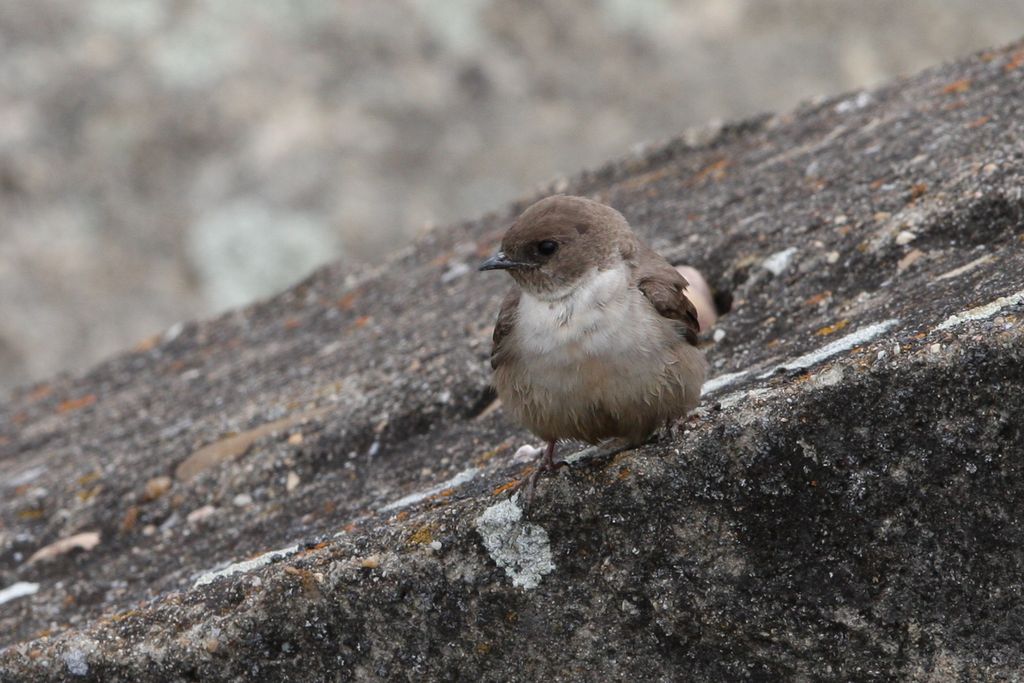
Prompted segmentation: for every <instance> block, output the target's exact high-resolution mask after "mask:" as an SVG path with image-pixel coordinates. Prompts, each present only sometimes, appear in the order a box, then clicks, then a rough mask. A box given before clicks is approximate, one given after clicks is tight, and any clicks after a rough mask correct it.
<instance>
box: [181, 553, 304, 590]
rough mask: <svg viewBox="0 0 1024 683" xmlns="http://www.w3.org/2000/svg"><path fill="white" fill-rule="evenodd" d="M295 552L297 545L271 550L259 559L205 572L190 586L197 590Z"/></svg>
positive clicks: (255, 558)
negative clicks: (222, 578)
mask: <svg viewBox="0 0 1024 683" xmlns="http://www.w3.org/2000/svg"><path fill="white" fill-rule="evenodd" d="M297 552H299V546H298V545H293V546H289V547H287V548H282V549H280V550H271V551H270V552H268V553H263V554H262V555H260V556H259V557H254V558H252V559H251V560H244V561H242V562H235V563H233V564H229V565H228V566H227V567H224V568H223V569H218V570H216V571H210V572H206V573H205V574H202V575H201V576H200V577H199V578H197V579H196V581H195V583H194V584H192V586H193V588H198V587H199V586H205V585H206V584H208V583H213V582H214V581H216V580H217V579H219V578H221V577H225V576H234V575H235V574H242V573H244V572H251V571H252V570H254V569H259V568H260V567H263V566H265V565H268V564H270V563H272V562H277V561H278V560H283V559H285V558H287V557H290V556H291V555H294V554H295V553H297Z"/></svg>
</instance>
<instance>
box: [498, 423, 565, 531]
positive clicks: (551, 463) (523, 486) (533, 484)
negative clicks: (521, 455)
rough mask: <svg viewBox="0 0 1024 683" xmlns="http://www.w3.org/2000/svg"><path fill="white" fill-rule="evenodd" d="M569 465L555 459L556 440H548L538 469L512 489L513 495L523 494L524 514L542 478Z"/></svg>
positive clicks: (521, 498) (521, 500)
mask: <svg viewBox="0 0 1024 683" xmlns="http://www.w3.org/2000/svg"><path fill="white" fill-rule="evenodd" d="M568 466H569V463H568V462H566V461H565V460H555V442H554V441H550V442H548V446H547V448H545V449H544V455H542V456H541V457H540V462H538V463H537V467H536V469H534V470H533V472H531V473H530V474H529V475H528V476H527V477H525V478H524V479H522V480H521V481H520V482H519V483H518V484H516V485H515V486H514V487H513V488H512V489H511V492H512V495H513V496H514V495H516V494H517V493H520V494H522V495H521V496H520V502H521V506H522V508H523V513H524V514H525V513H526V511H527V510H529V509H530V505H531V504H532V503H533V499H534V497H535V496H536V495H537V482H538V481H539V480H540V478H541V477H542V476H544V474H546V473H548V472H556V471H558V470H560V469H561V468H563V467H568Z"/></svg>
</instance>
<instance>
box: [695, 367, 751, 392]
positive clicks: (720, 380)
mask: <svg viewBox="0 0 1024 683" xmlns="http://www.w3.org/2000/svg"><path fill="white" fill-rule="evenodd" d="M749 374H750V373H749V372H748V371H747V370H740V371H739V372H730V373H727V374H725V375H719V376H718V377H713V378H712V379H709V380H708V381H707V382H704V387H703V389H701V392H700V393H701V396H707V395H708V394H710V393H712V392H715V391H718V390H719V389H724V388H725V387H728V386H731V385H733V384H735V383H736V382H738V381H740V380H741V379H743V378H744V377H746V376H747V375H749Z"/></svg>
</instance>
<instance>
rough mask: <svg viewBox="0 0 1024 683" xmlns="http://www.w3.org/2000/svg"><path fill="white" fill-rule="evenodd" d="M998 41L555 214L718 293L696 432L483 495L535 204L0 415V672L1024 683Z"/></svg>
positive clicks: (1023, 249) (812, 107)
mask: <svg viewBox="0 0 1024 683" xmlns="http://www.w3.org/2000/svg"><path fill="white" fill-rule="evenodd" d="M1022 105H1024V44H1017V45H1013V46H1011V47H1009V48H1006V49H1000V50H993V51H990V52H985V53H982V54H979V55H975V56H973V57H970V58H967V59H965V60H963V61H961V62H959V63H957V64H952V65H948V66H944V67H940V68H936V69H933V70H930V71H927V72H925V73H923V74H921V75H920V76H917V77H914V78H912V79H910V80H907V81H901V82H897V83H894V84H892V85H890V86H887V87H884V88H882V89H880V90H877V91H873V92H856V93H850V94H848V95H845V96H842V97H836V98H830V99H825V100H821V101H818V102H814V103H812V104H808V105H806V106H804V107H802V108H800V109H799V110H798V111H795V112H793V113H791V114H786V115H780V116H770V117H761V118H757V119H753V120H749V121H746V122H743V123H739V124H735V125H730V126H725V127H722V128H720V129H714V130H704V131H701V132H696V133H693V134H691V135H688V136H685V137H684V138H681V139H678V140H674V141H671V142H669V143H667V144H665V145H663V146H658V147H653V148H650V149H647V150H646V151H644V152H642V153H638V154H637V155H636V156H633V157H630V158H626V159H621V160H619V161H616V162H614V163H611V164H609V165H607V166H605V167H603V168H601V169H598V170H595V171H592V172H588V173H584V174H582V175H580V176H578V177H576V178H575V179H573V180H569V181H563V182H559V183H556V184H555V186H553V187H552V188H551V190H553V191H571V192H575V193H583V194H587V195H589V196H592V197H595V198H597V199H600V200H602V201H605V202H609V203H610V204H612V205H613V206H615V207H617V208H619V209H620V210H621V211H623V213H625V215H626V216H627V217H628V218H629V220H630V221H631V222H632V224H633V225H634V226H635V227H636V228H637V229H638V230H639V231H640V232H642V233H643V234H645V235H646V236H647V237H648V238H649V239H650V240H651V242H652V243H653V244H654V245H655V246H656V247H657V248H659V249H661V250H662V251H663V253H666V254H667V255H669V256H670V257H671V258H672V259H673V260H675V261H677V262H683V261H685V262H688V263H691V264H694V265H696V266H698V267H700V268H701V269H703V270H704V271H705V272H707V273H708V274H709V275H710V278H711V279H712V281H714V282H717V283H718V285H719V286H721V287H723V288H726V289H728V290H730V291H731V292H732V293H733V296H734V299H735V303H734V307H733V312H732V313H730V314H729V315H727V316H726V317H724V318H723V319H722V320H721V322H720V325H719V327H718V329H717V330H716V331H715V333H714V336H713V337H711V338H710V339H709V340H708V348H707V352H708V356H709V359H710V361H711V363H712V366H713V377H712V380H711V382H710V383H709V386H708V387H707V390H706V395H705V398H704V400H703V403H702V406H701V408H700V409H699V410H698V412H697V414H696V415H695V416H694V417H693V418H691V419H690V420H688V421H687V422H686V423H685V424H683V425H680V426H678V427H677V428H676V429H675V430H674V431H673V432H672V433H671V434H669V435H666V436H664V437H663V438H662V439H661V441H660V442H658V443H657V444H654V445H651V446H648V447H645V448H642V449H639V450H636V451H633V452H630V453H627V454H623V455H621V456H619V457H618V458H616V459H615V460H613V461H612V462H606V463H594V462H580V463H577V464H576V465H575V466H574V467H572V468H571V469H569V470H568V471H566V470H563V471H562V473H561V474H559V475H558V476H555V477H552V478H551V479H548V480H546V481H544V482H543V483H542V484H541V486H540V490H539V496H538V500H537V501H536V503H535V504H534V507H533V508H532V509H531V510H530V512H529V514H528V515H525V516H524V515H522V514H521V509H520V508H519V507H518V503H517V502H516V501H509V499H508V494H507V492H505V490H504V489H505V486H506V484H508V483H509V482H512V481H514V480H516V479H517V478H518V477H520V476H522V475H523V473H524V472H525V471H527V468H528V466H529V462H530V460H529V457H530V455H531V453H532V451H531V449H524V450H525V453H520V454H519V457H517V456H516V453H517V451H518V450H519V449H520V447H521V446H523V445H524V444H528V443H530V442H531V439H530V436H529V435H528V434H526V433H524V432H523V431H522V430H521V429H519V428H517V427H516V426H515V425H513V424H510V423H509V421H508V420H507V418H506V417H505V415H504V414H503V412H502V411H501V409H500V408H497V407H496V406H495V405H494V403H493V393H492V392H491V391H490V390H489V389H488V378H489V373H488V367H487V354H488V350H489V340H488V334H489V331H490V326H491V323H492V321H493V319H494V315H495V313H496V311H497V306H498V303H499V299H500V295H501V293H502V292H503V290H504V288H505V287H506V285H507V282H506V281H505V280H504V279H503V278H500V277H494V276H493V275H490V274H488V275H481V274H478V273H476V272H474V271H473V266H474V265H475V264H476V263H477V262H478V261H479V260H480V259H481V258H482V257H483V256H484V255H486V254H488V253H489V252H491V250H492V249H494V247H495V244H496V241H497V239H498V237H499V236H500V234H501V232H502V230H503V228H504V227H505V226H506V225H507V224H508V222H509V221H510V220H511V218H512V216H513V215H514V214H515V213H516V212H517V211H518V210H519V209H521V208H522V207H523V206H524V205H525V203H526V202H527V201H529V200H527V199H524V200H523V201H522V202H520V203H518V204H517V205H515V206H511V207H509V208H508V209H507V210H504V211H502V212H500V213H496V214H492V215H489V216H486V217H484V218H483V219H481V220H479V221H476V222H472V223H464V224H460V225H455V226H451V227H449V228H445V229H438V230H435V231H434V232H432V233H429V234H428V235H426V236H425V237H424V238H422V239H421V240H419V241H418V242H417V243H415V245H414V246H412V247H411V248H408V249H406V250H405V251H404V252H402V253H400V254H398V255H396V256H395V257H394V258H392V259H390V260H389V261H388V262H387V263H386V264H384V265H383V266H382V267H380V268H378V269H375V270H363V271H351V270H346V269H344V268H343V267H341V266H331V267H326V268H324V269H321V270H319V271H317V272H316V273H315V274H313V275H312V276H310V277H309V278H308V279H306V280H305V281H303V282H301V283H300V284H299V285H298V286H296V287H294V288H293V289H291V290H289V291H287V292H285V293H283V294H281V295H280V296H277V297H275V298H273V299H270V300H268V301H266V302H263V303H260V304H257V305H253V306H251V307H249V308H246V309H244V310H240V311H237V312H234V313H230V314H227V315H224V316H223V317H220V318H218V319H215V320H210V321H206V322H198V323H189V324H187V325H184V326H181V327H179V328H177V329H174V330H171V331H169V332H168V333H167V334H165V335H163V336H161V337H160V338H154V339H152V340H150V341H148V342H146V343H144V344H143V345H141V346H140V347H139V348H137V349H136V350H134V351H132V352H130V353H126V354H124V355H121V356H119V357H117V358H115V359H113V360H111V361H110V362H107V363H105V364H103V365H100V366H97V367H95V368H94V369H93V370H92V371H90V372H88V373H86V374H83V375H80V376H73V377H72V376H62V377H57V378H55V379H53V380H52V381H49V382H47V383H44V384H40V385H37V386H32V387H28V388H25V389H23V390H21V391H18V392H16V393H15V394H14V395H13V397H11V398H10V400H8V401H6V402H5V403H3V404H2V405H0V482H2V483H0V490H2V502H0V602H2V604H0V638H2V646H3V648H4V649H3V651H2V654H0V679H2V680H4V681H51V680H97V681H98V680H103V681H145V680H154V681H156V680H183V681H191V680H202V681H219V680H243V679H253V680H292V681H306V680H308V681H321V680H342V681H345V680H405V679H416V680H423V679H428V680H485V681H499V680H501V681H507V680H512V681H515V680H519V681H529V680H539V679H543V680H558V681H576V680H581V681H582V680H627V679H628V680H664V681H668V680H685V679H691V680H741V679H754V680H779V679H786V680H829V679H834V680H892V679H897V678H898V679H910V680H978V679H997V678H998V679H1014V678H1015V677H1019V674H1018V672H1019V671H1021V670H1022V669H1024V649H1022V648H1021V647H1020V634H1021V632H1022V629H1024V591H1022V585H1024V565H1022V561H1024V553H1022V550H1021V549H1022V548H1024V528H1022V525H1021V520H1022V515H1024V477H1022V471H1021V461H1020V457H1019V456H1020V453H1021V449H1022V447H1024V429H1022V427H1021V425H1022V423H1024V364H1022V361H1024V346H1022V342H1024V333H1022V331H1021V327H1020V317H1021V315H1022V313H1024V242H1022V236H1024V193H1022V188H1024V117H1022V116H1021V115H1020V111H1021V107H1022Z"/></svg>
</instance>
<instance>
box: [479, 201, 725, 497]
mask: <svg viewBox="0 0 1024 683" xmlns="http://www.w3.org/2000/svg"><path fill="white" fill-rule="evenodd" d="M480 270H504V271H506V272H508V274H509V275H511V276H512V279H513V280H514V281H515V283H514V284H513V286H512V288H511V289H510V290H509V292H508V294H507V295H506V296H505V299H504V301H502V304H501V310H500V312H499V313H498V320H497V322H496V323H495V326H494V346H493V349H492V351H491V367H492V368H493V369H494V386H495V389H496V390H497V392H498V396H499V398H501V400H502V403H503V404H504V405H505V406H506V407H507V408H508V410H509V411H510V412H511V413H512V415H513V416H514V417H515V418H516V419H517V420H518V421H519V422H521V423H522V424H523V425H524V426H525V427H526V428H527V429H529V430H530V431H531V432H533V433H534V434H536V435H537V436H538V437H540V438H541V439H543V440H544V441H545V442H546V443H547V448H546V449H545V450H544V453H543V455H542V456H541V459H540V462H539V464H538V467H537V469H536V470H535V471H534V472H533V474H531V475H530V477H528V478H527V479H525V480H524V481H523V482H521V485H523V484H525V486H526V490H525V502H526V504H529V502H530V501H531V500H532V498H533V494H534V490H535V487H536V483H537V480H538V478H539V477H540V476H541V475H542V474H543V473H545V472H549V471H552V470H554V469H557V468H558V467H559V466H561V465H564V464H565V462H564V461H556V460H555V445H556V444H557V442H558V441H560V440H565V439H573V440H579V441H584V442H587V443H590V444H594V445H598V444H607V443H614V444H617V445H618V446H619V447H618V448H617V449H616V450H624V449H625V448H629V447H633V446H637V445H639V444H641V443H643V442H645V441H646V440H647V439H648V438H649V437H650V436H651V435H652V434H653V433H654V432H655V431H656V430H657V429H658V428H659V427H661V426H663V425H666V424H669V423H671V422H673V421H675V420H677V419H679V418H682V417H684V416H685V415H686V414H687V413H689V412H690V411H691V410H693V408H695V407H696V405H697V402H698V401H699V399H700V392H701V385H702V384H703V383H704V379H705V377H706V374H707V362H706V361H705V359H704V354H703V352H702V351H701V350H700V349H699V348H697V335H698V333H699V332H700V330H701V320H700V319H699V317H698V306H699V307H700V308H701V309H702V313H704V314H705V315H708V314H709V312H710V315H713V314H714V313H713V311H714V307H713V304H711V303H710V295H709V293H708V290H707V286H706V284H705V283H704V282H703V279H702V278H700V276H699V274H698V273H697V272H696V271H694V270H692V269H689V271H688V272H691V273H693V276H692V277H694V278H695V279H697V278H700V281H699V283H695V285H699V286H695V287H690V284H689V283H688V282H687V279H686V278H684V277H683V275H682V274H680V272H679V271H678V270H677V269H676V268H675V267H673V266H672V265H671V264H670V263H669V262H668V261H667V260H665V258H663V257H662V256H661V255H660V254H658V253H657V252H655V251H654V250H653V249H651V248H650V247H648V246H647V245H646V244H644V243H643V242H642V241H641V240H640V238H639V237H637V236H636V234H635V233H634V232H633V230H632V229H631V228H630V226H629V223H628V222H627V221H626V219H625V218H624V217H623V216H622V214H620V213H619V212H618V211H616V210H615V209H613V208H611V207H609V206H605V205H604V204H601V203H598V202H595V201H592V200H589V199H585V198H583V197H570V196H564V195H556V196H553V197H548V198H546V199H542V200H540V201H539V202H537V203H536V204H533V205H532V206H530V207H529V208H528V209H526V211H524V212H523V213H522V215H520V216H519V218H518V219H517V220H516V221H515V223H514V224H513V225H512V226H511V227H510V228H509V229H508V231H507V232H506V233H505V235H504V237H503V238H502V241H501V250H500V251H499V252H498V253H497V254H495V255H494V256H492V257H491V258H489V259H488V260H487V261H485V262H484V263H483V264H482V265H481V266H480ZM687 294H690V296H687ZM691 297H692V300H691ZM695 301H696V303H697V306H695V305H694V302H695Z"/></svg>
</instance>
